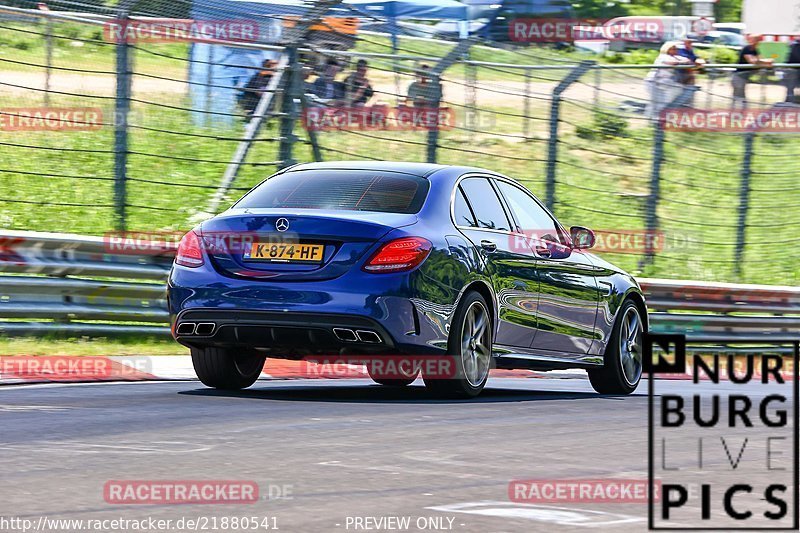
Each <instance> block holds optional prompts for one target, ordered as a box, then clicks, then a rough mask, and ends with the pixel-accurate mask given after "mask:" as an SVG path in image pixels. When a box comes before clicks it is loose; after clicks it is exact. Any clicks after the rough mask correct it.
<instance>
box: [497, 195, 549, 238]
mask: <svg viewBox="0 0 800 533" xmlns="http://www.w3.org/2000/svg"><path fill="white" fill-rule="evenodd" d="M497 186H498V188H499V189H500V192H501V193H503V196H504V197H505V199H506V202H508V205H509V207H510V208H511V212H512V213H513V214H514V218H516V219H517V222H519V225H520V226H521V227H520V228H517V229H518V231H520V232H521V233H524V234H525V235H528V236H530V237H533V238H535V239H539V240H543V241H550V242H556V243H559V244H564V243H563V242H562V240H561V239H560V238H559V236H560V234H559V231H558V228H557V227H556V223H555V221H554V220H553V218H552V217H551V216H550V215H549V214H548V213H547V211H545V210H544V209H543V208H542V206H540V205H539V204H538V203H536V200H534V199H533V198H531V197H530V195H528V193H527V192H525V191H523V190H522V189H520V188H519V187H517V186H515V185H512V184H510V183H508V182H505V181H498V182H497Z"/></svg>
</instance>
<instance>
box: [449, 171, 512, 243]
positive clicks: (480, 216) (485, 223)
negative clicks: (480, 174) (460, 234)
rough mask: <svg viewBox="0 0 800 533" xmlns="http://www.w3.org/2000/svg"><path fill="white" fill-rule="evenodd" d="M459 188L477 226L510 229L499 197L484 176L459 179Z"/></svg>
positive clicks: (501, 229)
mask: <svg viewBox="0 0 800 533" xmlns="http://www.w3.org/2000/svg"><path fill="white" fill-rule="evenodd" d="M461 188H462V189H463V191H464V194H466V196H467V201H468V202H469V205H470V206H471V207H472V211H473V213H475V219H476V222H477V226H476V227H478V228H483V229H494V230H500V231H510V230H511V224H510V223H509V221H508V217H506V212H505V211H504V210H503V206H502V204H500V199H499V198H498V197H497V194H496V193H495V192H494V189H493V188H492V184H491V183H489V180H487V179H486V178H467V179H465V180H462V181H461Z"/></svg>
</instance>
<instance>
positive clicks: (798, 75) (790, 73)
mask: <svg viewBox="0 0 800 533" xmlns="http://www.w3.org/2000/svg"><path fill="white" fill-rule="evenodd" d="M786 62H787V63H791V64H800V38H798V39H797V40H796V41H794V42H793V43H792V48H791V51H790V52H789V59H788V60H787V61H786ZM798 85H800V69H797V68H790V69H788V70H787V71H786V101H787V102H789V103H790V104H794V103H796V102H797V100H796V97H795V92H794V91H795V89H796V88H797V86H798Z"/></svg>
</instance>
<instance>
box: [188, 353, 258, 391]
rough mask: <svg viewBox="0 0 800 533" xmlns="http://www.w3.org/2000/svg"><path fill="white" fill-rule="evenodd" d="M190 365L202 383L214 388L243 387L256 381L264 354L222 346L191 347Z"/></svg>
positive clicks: (232, 388)
mask: <svg viewBox="0 0 800 533" xmlns="http://www.w3.org/2000/svg"><path fill="white" fill-rule="evenodd" d="M191 352H192V365H194V370H195V372H196V373H197V377H198V378H200V381H201V382H202V383H203V385H206V386H208V387H213V388H215V389H224V390H239V389H245V388H247V387H249V386H250V385H252V384H253V383H255V382H256V380H257V379H258V376H259V375H260V374H261V371H262V370H263V369H264V361H265V360H266V356H264V355H255V354H248V355H242V354H237V353H235V352H234V351H233V350H228V349H224V348H192V350H191Z"/></svg>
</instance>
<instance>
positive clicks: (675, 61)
mask: <svg viewBox="0 0 800 533" xmlns="http://www.w3.org/2000/svg"><path fill="white" fill-rule="evenodd" d="M691 63H692V61H691V60H690V59H688V58H686V57H682V56H681V55H679V54H678V43H677V42H674V41H669V42H666V43H664V44H663V45H662V46H661V51H660V53H659V54H658V57H657V58H656V60H655V62H654V63H653V66H655V67H659V66H661V67H663V66H669V65H688V64H691ZM676 74H677V69H671V68H654V69H652V70H651V71H650V72H649V73H648V74H647V77H645V79H644V83H645V85H646V86H647V89H648V92H649V93H650V105H649V106H648V112H647V115H648V116H649V117H650V118H658V116H659V114H660V113H661V111H663V110H664V108H665V107H667V105H668V104H669V103H670V102H672V101H673V100H674V99H675V98H677V96H678V95H679V94H680V92H681V91H682V90H683V85H682V84H681V83H679V81H678V76H677V75H676Z"/></svg>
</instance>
